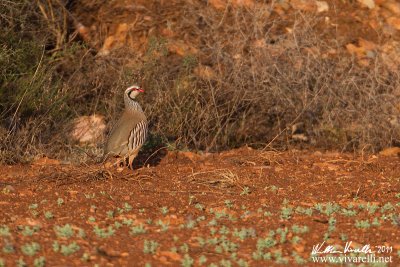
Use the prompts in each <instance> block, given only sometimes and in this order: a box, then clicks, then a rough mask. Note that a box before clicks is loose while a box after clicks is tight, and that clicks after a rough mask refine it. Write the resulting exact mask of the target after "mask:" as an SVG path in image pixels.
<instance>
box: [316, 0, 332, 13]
mask: <svg viewBox="0 0 400 267" xmlns="http://www.w3.org/2000/svg"><path fill="white" fill-rule="evenodd" d="M315 3H316V4H317V12H318V13H319V12H325V11H328V10H329V5H328V3H327V2H326V1H315Z"/></svg>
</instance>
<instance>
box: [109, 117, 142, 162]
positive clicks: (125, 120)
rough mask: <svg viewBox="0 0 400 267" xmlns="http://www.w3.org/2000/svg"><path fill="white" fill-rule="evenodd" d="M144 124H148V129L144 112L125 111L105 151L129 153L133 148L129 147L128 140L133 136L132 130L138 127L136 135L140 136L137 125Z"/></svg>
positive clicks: (115, 153) (116, 153)
mask: <svg viewBox="0 0 400 267" xmlns="http://www.w3.org/2000/svg"><path fill="white" fill-rule="evenodd" d="M143 124H145V125H146V130H147V120H146V117H145V115H144V114H143V113H139V112H137V113H132V112H127V111H125V112H124V113H123V114H122V117H121V118H120V119H119V121H118V122H117V123H116V124H115V126H114V127H113V129H112V131H111V134H110V137H109V138H108V141H107V144H106V149H105V153H106V154H113V155H121V156H124V155H127V154H128V151H129V150H131V148H128V142H129V139H130V138H131V137H132V132H134V131H135V129H136V133H135V135H136V136H139V134H138V133H137V132H138V131H139V130H138V129H137V127H139V126H138V125H143ZM143 140H144V139H143ZM143 142H144V141H143Z"/></svg>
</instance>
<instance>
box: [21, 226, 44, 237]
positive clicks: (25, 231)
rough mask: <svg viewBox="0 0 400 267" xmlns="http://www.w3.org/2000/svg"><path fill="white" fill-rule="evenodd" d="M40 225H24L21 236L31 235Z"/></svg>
mask: <svg viewBox="0 0 400 267" xmlns="http://www.w3.org/2000/svg"><path fill="white" fill-rule="evenodd" d="M20 227H22V226H19V227H18V228H20ZM39 230H40V227H39V226H32V227H30V226H29V225H25V226H24V227H23V228H22V235H23V236H32V235H33V234H34V233H37V232H39Z"/></svg>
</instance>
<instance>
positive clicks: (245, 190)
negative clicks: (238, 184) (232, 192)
mask: <svg viewBox="0 0 400 267" xmlns="http://www.w3.org/2000/svg"><path fill="white" fill-rule="evenodd" d="M250 193H251V191H250V188H249V187H248V186H245V187H243V189H242V192H241V193H240V195H241V196H246V195H249V194H250Z"/></svg>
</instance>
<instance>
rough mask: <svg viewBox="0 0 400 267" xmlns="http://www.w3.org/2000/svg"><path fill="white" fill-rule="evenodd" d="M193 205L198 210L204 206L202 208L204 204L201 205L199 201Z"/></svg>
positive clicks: (201, 209)
mask: <svg viewBox="0 0 400 267" xmlns="http://www.w3.org/2000/svg"><path fill="white" fill-rule="evenodd" d="M194 207H195V208H196V209H198V210H200V211H203V210H204V209H205V208H204V205H202V204H200V203H196V205H194Z"/></svg>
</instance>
